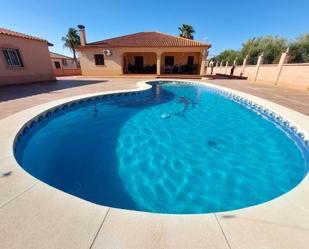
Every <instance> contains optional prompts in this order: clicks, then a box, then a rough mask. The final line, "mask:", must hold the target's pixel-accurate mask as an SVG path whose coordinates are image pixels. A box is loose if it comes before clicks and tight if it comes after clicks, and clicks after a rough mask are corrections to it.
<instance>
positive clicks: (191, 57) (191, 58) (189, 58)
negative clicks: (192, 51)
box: [187, 56, 194, 65]
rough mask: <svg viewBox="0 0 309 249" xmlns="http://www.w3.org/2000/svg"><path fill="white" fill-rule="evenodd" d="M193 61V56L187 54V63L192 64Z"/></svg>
mask: <svg viewBox="0 0 309 249" xmlns="http://www.w3.org/2000/svg"><path fill="white" fill-rule="evenodd" d="M193 63H194V56H188V63H187V64H188V65H193Z"/></svg>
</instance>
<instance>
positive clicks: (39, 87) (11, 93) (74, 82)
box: [0, 79, 108, 102]
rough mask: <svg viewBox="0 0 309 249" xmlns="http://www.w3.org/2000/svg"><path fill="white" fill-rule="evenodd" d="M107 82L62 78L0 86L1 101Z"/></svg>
mask: <svg viewBox="0 0 309 249" xmlns="http://www.w3.org/2000/svg"><path fill="white" fill-rule="evenodd" d="M106 82H108V80H79V79H61V80H55V81H46V82H36V83H29V84H22V85H9V86H2V87H0V102H2V101H8V100H13V99H18V98H23V97H29V96H33V95H38V94H42V93H48V92H53V91H58V90H63V89H67V88H74V87H81V86H85V85H91V84H96V83H106Z"/></svg>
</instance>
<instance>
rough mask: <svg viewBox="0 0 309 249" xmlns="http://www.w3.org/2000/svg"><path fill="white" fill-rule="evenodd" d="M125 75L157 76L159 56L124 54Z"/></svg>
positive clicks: (138, 53) (154, 54)
mask: <svg viewBox="0 0 309 249" xmlns="http://www.w3.org/2000/svg"><path fill="white" fill-rule="evenodd" d="M123 73H124V74H156V73H157V55H156V53H152V52H126V53H124V54H123Z"/></svg>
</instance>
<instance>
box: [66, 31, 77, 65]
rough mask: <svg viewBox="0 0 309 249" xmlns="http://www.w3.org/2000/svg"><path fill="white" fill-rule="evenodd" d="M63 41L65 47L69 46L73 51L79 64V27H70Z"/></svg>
mask: <svg viewBox="0 0 309 249" xmlns="http://www.w3.org/2000/svg"><path fill="white" fill-rule="evenodd" d="M62 41H63V42H64V44H63V47H65V48H69V49H70V50H71V51H72V52H73V58H74V61H75V63H76V64H77V59H76V50H75V48H76V46H78V45H80V37H79V34H78V31H77V29H74V28H69V30H68V33H67V34H66V36H64V37H62Z"/></svg>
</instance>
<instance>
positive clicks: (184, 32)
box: [178, 24, 195, 40]
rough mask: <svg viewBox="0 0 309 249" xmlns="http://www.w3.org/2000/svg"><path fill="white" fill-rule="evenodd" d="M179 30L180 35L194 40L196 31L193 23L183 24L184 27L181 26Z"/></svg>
mask: <svg viewBox="0 0 309 249" xmlns="http://www.w3.org/2000/svg"><path fill="white" fill-rule="evenodd" d="M178 30H179V31H180V34H179V36H180V37H183V38H187V39H191V40H193V33H195V31H194V29H193V27H192V26H191V25H189V24H182V27H179V28H178Z"/></svg>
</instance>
